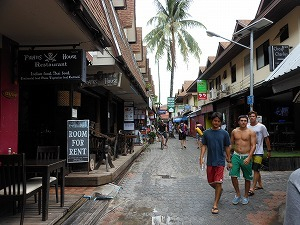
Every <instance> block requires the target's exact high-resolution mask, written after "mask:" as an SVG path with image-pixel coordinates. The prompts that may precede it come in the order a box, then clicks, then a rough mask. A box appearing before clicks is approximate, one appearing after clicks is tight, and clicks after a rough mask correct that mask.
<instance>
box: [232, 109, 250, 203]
mask: <svg viewBox="0 0 300 225" xmlns="http://www.w3.org/2000/svg"><path fill="white" fill-rule="evenodd" d="M247 123H248V117H247V115H241V116H239V117H238V124H239V127H237V128H235V129H234V130H233V131H232V132H231V145H232V146H233V149H234V152H233V155H232V158H231V160H230V161H228V168H229V170H230V172H229V176H231V181H232V185H233V187H234V190H235V193H236V194H235V196H234V199H233V200H232V204H234V205H237V204H238V203H239V202H242V204H243V205H246V204H248V203H249V197H248V193H249V190H250V184H251V180H252V179H253V176H252V155H253V153H254V151H255V147H256V134H255V132H254V131H253V130H251V129H250V128H247ZM240 170H242V172H243V177H244V179H245V194H244V196H243V197H241V192H240V188H239V182H238V177H239V176H240Z"/></svg>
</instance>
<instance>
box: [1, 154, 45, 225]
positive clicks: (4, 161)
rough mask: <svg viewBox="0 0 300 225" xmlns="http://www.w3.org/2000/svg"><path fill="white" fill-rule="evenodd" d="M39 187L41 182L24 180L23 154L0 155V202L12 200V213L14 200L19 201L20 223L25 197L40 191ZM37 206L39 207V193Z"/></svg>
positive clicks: (22, 218) (14, 205)
mask: <svg viewBox="0 0 300 225" xmlns="http://www.w3.org/2000/svg"><path fill="white" fill-rule="evenodd" d="M41 189H42V185H41V183H35V182H32V183H28V184H27V182H26V171H25V154H13V155H0V202H1V204H3V202H8V201H12V202H13V213H14V214H15V213H16V202H18V203H19V204H18V206H19V208H20V210H21V220H20V224H21V225H22V224H23V222H24V212H25V204H26V199H28V198H29V197H31V196H33V195H35V194H37V193H40V191H41ZM24 190H25V191H24ZM2 201H3V202H2ZM38 208H39V209H40V208H41V198H40V195H39V200H38ZM39 212H40V210H39Z"/></svg>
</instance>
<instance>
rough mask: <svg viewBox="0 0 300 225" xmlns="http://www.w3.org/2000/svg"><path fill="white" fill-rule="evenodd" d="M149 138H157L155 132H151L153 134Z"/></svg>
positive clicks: (149, 134)
mask: <svg viewBox="0 0 300 225" xmlns="http://www.w3.org/2000/svg"><path fill="white" fill-rule="evenodd" d="M148 137H149V138H155V137H156V133H155V132H153V131H151V132H149V133H148Z"/></svg>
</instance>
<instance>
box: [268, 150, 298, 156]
mask: <svg viewBox="0 0 300 225" xmlns="http://www.w3.org/2000/svg"><path fill="white" fill-rule="evenodd" d="M266 155H267V154H266V153H265V157H266ZM271 157H272V158H276V157H300V151H291V150H290V151H272V152H271Z"/></svg>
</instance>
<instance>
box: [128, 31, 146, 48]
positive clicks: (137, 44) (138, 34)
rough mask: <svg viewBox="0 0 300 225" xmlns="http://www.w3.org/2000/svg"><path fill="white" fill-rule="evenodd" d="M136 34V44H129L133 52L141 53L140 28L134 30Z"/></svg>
mask: <svg viewBox="0 0 300 225" xmlns="http://www.w3.org/2000/svg"><path fill="white" fill-rule="evenodd" d="M136 34H137V42H136V43H132V44H130V45H131V49H132V51H133V52H142V48H143V42H142V39H143V38H142V28H141V27H137V28H136Z"/></svg>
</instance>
